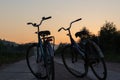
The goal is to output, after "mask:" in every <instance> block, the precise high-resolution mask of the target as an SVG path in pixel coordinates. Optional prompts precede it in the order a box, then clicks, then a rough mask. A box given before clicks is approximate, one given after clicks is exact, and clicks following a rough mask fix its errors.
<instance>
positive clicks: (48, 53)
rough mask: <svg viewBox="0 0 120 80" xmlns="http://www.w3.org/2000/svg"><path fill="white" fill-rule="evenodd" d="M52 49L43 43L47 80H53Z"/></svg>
mask: <svg viewBox="0 0 120 80" xmlns="http://www.w3.org/2000/svg"><path fill="white" fill-rule="evenodd" d="M53 54H54V51H53V49H52V47H51V45H50V44H46V45H45V65H46V73H47V80H54V77H55V72H54V58H53V57H54V56H53Z"/></svg>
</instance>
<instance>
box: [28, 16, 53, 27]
mask: <svg viewBox="0 0 120 80" xmlns="http://www.w3.org/2000/svg"><path fill="white" fill-rule="evenodd" d="M50 18H52V17H51V16H49V17H42V20H41V21H40V23H39V24H37V23H32V22H28V23H27V25H32V26H34V27H39V26H40V25H41V24H42V21H44V20H47V19H50Z"/></svg>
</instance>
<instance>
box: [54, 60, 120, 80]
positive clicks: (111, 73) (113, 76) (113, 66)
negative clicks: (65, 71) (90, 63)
mask: <svg viewBox="0 0 120 80" xmlns="http://www.w3.org/2000/svg"><path fill="white" fill-rule="evenodd" d="M55 61H56V62H58V63H60V64H63V62H62V60H61V59H60V58H55ZM79 67H80V66H79ZM71 68H73V67H72V66H71ZM75 70H77V68H76V69H75ZM107 70H108V75H107V80H120V63H107ZM87 76H88V77H89V78H90V79H91V80H97V78H96V77H95V75H94V74H93V72H92V71H91V69H89V72H88V75H87Z"/></svg>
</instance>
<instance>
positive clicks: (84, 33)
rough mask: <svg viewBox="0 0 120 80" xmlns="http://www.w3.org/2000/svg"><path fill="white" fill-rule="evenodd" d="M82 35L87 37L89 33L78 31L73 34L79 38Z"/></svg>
mask: <svg viewBox="0 0 120 80" xmlns="http://www.w3.org/2000/svg"><path fill="white" fill-rule="evenodd" d="M82 35H89V33H88V32H87V31H80V32H76V33H75V36H76V37H81V36H82Z"/></svg>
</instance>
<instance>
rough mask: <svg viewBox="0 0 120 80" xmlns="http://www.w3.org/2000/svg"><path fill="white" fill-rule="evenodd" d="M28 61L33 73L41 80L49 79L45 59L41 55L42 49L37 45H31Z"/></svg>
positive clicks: (27, 55)
mask: <svg viewBox="0 0 120 80" xmlns="http://www.w3.org/2000/svg"><path fill="white" fill-rule="evenodd" d="M26 61H27V65H28V68H29V69H30V71H31V73H32V74H33V75H34V76H35V77H36V78H40V79H44V78H46V77H47V74H46V68H45V63H44V59H43V57H42V55H41V48H40V47H38V46H37V44H33V45H31V46H30V47H29V48H28V50H27V54H26Z"/></svg>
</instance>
